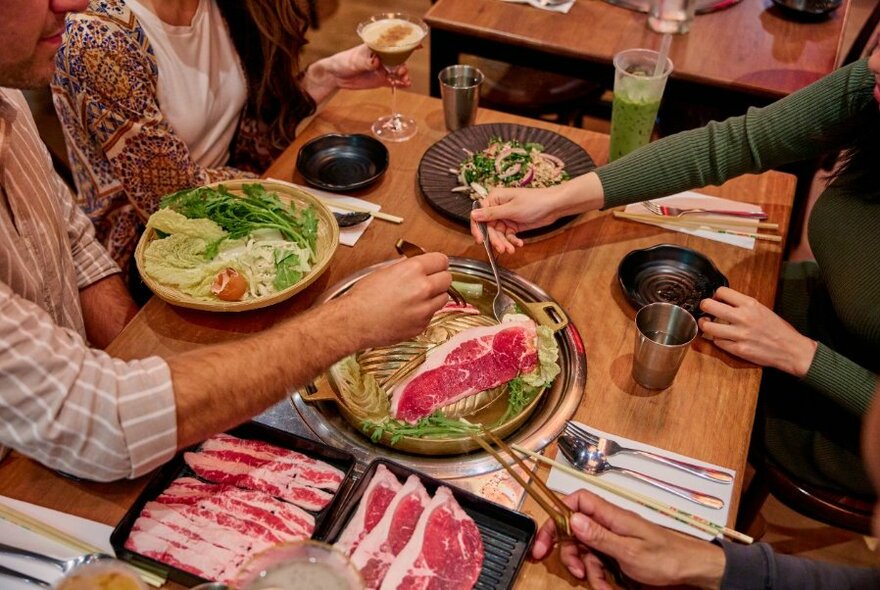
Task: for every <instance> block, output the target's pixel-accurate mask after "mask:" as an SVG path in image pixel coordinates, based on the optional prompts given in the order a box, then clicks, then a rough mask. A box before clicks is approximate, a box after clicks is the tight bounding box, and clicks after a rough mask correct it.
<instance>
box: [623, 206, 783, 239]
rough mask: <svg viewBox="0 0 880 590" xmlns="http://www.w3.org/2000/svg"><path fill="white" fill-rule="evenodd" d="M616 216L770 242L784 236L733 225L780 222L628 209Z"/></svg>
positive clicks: (767, 226)
mask: <svg viewBox="0 0 880 590" xmlns="http://www.w3.org/2000/svg"><path fill="white" fill-rule="evenodd" d="M614 217H617V218H618V219H628V220H630V221H640V222H642V223H648V224H651V225H680V226H682V227H686V228H689V229H704V230H707V231H714V232H717V233H719V234H730V235H733V236H743V237H746V238H754V239H756V240H767V241H770V242H781V241H782V236H777V235H775V234H762V233H758V232H756V231H755V232H750V231H743V230H739V229H733V227H726V226H734V227H744V228H745V227H749V228H755V229H779V224H778V223H769V222H758V223H750V222H748V221H744V220H742V219H731V220H726V219H725V220H723V221H721V220H717V219H711V220H710V219H707V218H700V219H681V218H678V217H660V216H657V215H641V214H639V213H627V212H626V211H615V212H614Z"/></svg>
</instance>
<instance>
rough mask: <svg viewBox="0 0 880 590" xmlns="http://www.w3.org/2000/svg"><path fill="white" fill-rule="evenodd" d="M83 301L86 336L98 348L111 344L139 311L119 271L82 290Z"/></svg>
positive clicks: (81, 298) (80, 294)
mask: <svg viewBox="0 0 880 590" xmlns="http://www.w3.org/2000/svg"><path fill="white" fill-rule="evenodd" d="M79 301H80V305H81V306H82V313H83V322H84V323H85V327H86V336H87V337H88V339H89V343H90V344H91V345H92V346H94V347H95V348H104V347H106V346H107V345H108V344H110V343H111V342H112V341H113V339H114V338H116V336H117V335H119V332H121V331H122V328H124V327H125V325H126V324H127V323H128V322H129V321H130V320H131V318H133V317H134V315H135V314H136V313H137V312H138V307H137V305H136V304H135V302H134V300H133V299H132V298H131V295H130V294H129V292H128V289H126V288H125V284H123V282H122V275H119V274H115V275H111V276H109V277H105V278H103V279H101V280H100V281H98V282H96V283H92V284H91V285H89V286H88V287H86V288H85V289H83V290H82V291H80V292H79Z"/></svg>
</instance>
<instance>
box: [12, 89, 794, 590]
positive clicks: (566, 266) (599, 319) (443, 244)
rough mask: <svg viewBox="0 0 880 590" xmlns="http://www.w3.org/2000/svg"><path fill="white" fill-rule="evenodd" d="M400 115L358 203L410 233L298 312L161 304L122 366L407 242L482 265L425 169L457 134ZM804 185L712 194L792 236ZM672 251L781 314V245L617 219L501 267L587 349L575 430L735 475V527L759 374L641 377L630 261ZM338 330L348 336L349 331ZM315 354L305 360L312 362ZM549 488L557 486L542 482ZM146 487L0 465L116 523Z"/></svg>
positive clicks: (588, 144)
mask: <svg viewBox="0 0 880 590" xmlns="http://www.w3.org/2000/svg"><path fill="white" fill-rule="evenodd" d="M388 99H389V96H388V92H387V90H376V91H362V92H357V93H354V92H348V93H346V92H343V93H340V94H338V95H337V96H336V97H335V98H333V99H332V100H331V101H330V103H329V104H328V105H327V106H326V107H325V108H324V109H323V110H322V112H321V113H320V114H319V115H318V116H317V118H316V119H315V120H314V121H313V122H312V123H311V124H310V125H309V126H308V127H307V128H306V129H305V131H304V132H303V133H302V134H301V136H300V137H298V138H297V140H296V142H295V143H294V144H293V145H292V146H291V148H290V149H288V150H287V151H286V152H285V153H284V154H283V155H282V156H281V157H280V158H279V159H278V161H277V162H276V163H275V164H274V165H273V166H272V167H271V168H270V170H268V171H267V176H272V177H276V178H281V179H293V180H294V181H297V182H302V178H300V177H299V175H298V174H296V173H295V171H294V168H295V166H294V163H295V157H296V153H297V150H298V148H299V146H301V145H302V144H303V143H304V142H306V141H308V140H310V139H312V138H314V137H315V136H317V135H321V134H324V133H331V132H341V133H365V132H368V130H369V125H370V122H371V121H372V120H374V119H375V118H376V117H377V116H378V115H380V114H384V113H385V112H386V111H387V110H388ZM398 99H399V100H398V106H399V108H400V109H401V111H402V112H404V113H407V114H409V115H413V116H414V117H415V118H416V120H417V121H418V123H419V125H420V129H419V133H418V135H416V137H415V138H413V139H412V140H410V141H409V142H406V143H401V144H389V145H388V148H389V151H390V153H391V164H390V168H389V170H388V172H387V174H386V175H385V176H384V177H383V178H382V180H381V181H380V182H379V183H378V184H377V185H375V186H374V187H372V188H371V189H369V190H368V191H366V192H365V193H362V194H361V195H360V196H362V197H365V198H368V199H370V200H375V201H376V202H378V203H381V204H382V206H383V210H384V211H387V212H389V213H393V214H396V215H401V216H403V217H404V218H405V222H404V223H403V224H402V225H393V224H390V223H385V222H382V221H379V220H375V221H374V222H373V224H372V225H371V226H370V227H369V228H368V230H367V231H366V233H365V234H364V236H363V237H362V238H361V241H360V242H358V244H357V245H356V246H355V247H354V248H347V247H344V246H340V247H339V250H338V251H337V252H336V254H335V256H334V258H333V261H332V263H331V265H330V268H329V270H328V271H327V272H326V273H325V274H324V275H323V276H322V277H321V278H320V279H319V280H318V281H317V282H316V283H315V284H313V285H312V286H310V287H309V288H308V289H306V290H305V291H303V292H301V293H300V294H298V295H297V296H296V297H295V298H293V299H292V300H290V301H288V302H285V303H282V304H279V305H276V306H273V307H270V308H267V309H264V310H258V311H254V312H245V313H241V314H212V313H208V312H197V311H192V310H186V309H181V308H176V307H173V306H170V305H167V304H166V303H164V302H162V301H160V300H159V299H157V298H155V297H154V298H153V299H152V300H151V301H150V302H149V303H147V305H146V306H145V307H144V308H143V309H142V310H141V312H140V313H139V314H138V315H137V316H136V317H135V318H134V320H132V322H131V324H129V326H128V327H127V328H126V329H125V330H124V331H123V333H122V334H121V335H120V336H119V338H118V339H117V340H116V341H115V342H114V343H113V344H112V345H111V347H110V348H109V350H110V352H111V353H113V354H115V355H118V356H120V357H122V358H139V357H145V356H149V355H160V356H163V357H168V356H171V355H174V354H176V353H179V352H184V351H187V350H192V349H195V348H198V347H200V346H204V345H207V344H211V343H215V342H223V341H228V340H234V339H237V338H241V337H242V336H243V335H245V334H247V333H250V332H256V331H259V330H262V329H265V328H266V327H268V326H269V325H271V324H273V323H275V322H277V321H278V320H279V319H281V318H283V317H285V316H289V315H291V314H295V313H297V312H299V311H302V310H304V309H306V308H308V307H309V305H311V304H312V302H314V301H315V300H316V299H317V298H318V297H319V296H320V295H321V293H322V291H324V290H325V289H326V288H328V287H329V286H330V285H332V284H334V283H336V282H337V281H340V280H341V279H343V278H345V277H347V276H348V275H350V274H351V273H353V272H354V271H356V270H358V269H360V268H362V267H364V266H367V265H369V264H373V263H376V262H380V261H382V260H386V259H388V258H392V257H394V256H396V254H395V252H394V243H395V242H396V240H397V239H398V238H401V237H403V238H407V239H409V240H411V241H414V242H417V243H418V244H420V245H422V246H423V247H425V248H426V249H436V250H441V251H443V252H445V253H447V254H449V255H452V256H462V257H470V258H477V259H481V260H482V259H483V258H484V257H485V252H484V251H483V248H482V246H478V245H477V244H475V243H474V241H473V239H472V238H471V236H470V234H469V233H468V232H467V231H466V229H465V228H464V227H462V226H460V225H458V224H456V223H454V222H451V221H448V220H446V219H445V218H443V217H441V216H440V215H439V214H437V213H435V212H434V211H433V210H432V209H431V208H430V206H429V205H428V204H427V203H426V202H425V201H424V199H423V198H422V197H421V195H420V192H419V189H418V180H417V178H416V170H417V167H418V164H419V161H420V159H421V156H422V154H423V153H424V152H425V150H426V149H427V148H428V147H429V146H430V145H431V144H432V143H433V142H435V141H437V140H439V139H441V138H442V137H443V136H444V135H445V129H444V127H443V112H442V108H441V104H440V101H438V100H436V99H433V98H430V97H426V96H417V95H414V94H410V93H406V92H403V93H400V95H399V97H398ZM478 122H515V123H521V124H526V125H536V126H541V127H545V128H548V129H551V130H553V131H556V132H558V133H561V134H563V135H565V136H566V137H568V138H570V139H572V140H573V141H575V142H577V143H579V144H580V145H582V146H583V147H584V148H585V149H586V150H587V151H588V152H589V153H590V154H591V155H592V157H593V158H594V160H596V162H597V163H602V162H604V161H605V160H606V158H607V150H608V138H607V136H604V135H600V134H597V133H592V132H589V131H585V130H582V129H573V128H568V127H560V126H557V125H551V124H545V123H538V122H535V121H531V120H526V119H522V118H518V117H514V116H510V115H504V114H501V113H496V112H491V111H481V112H480V113H479V116H478ZM793 191H794V178H793V177H791V176H789V175H786V174H782V173H778V172H769V173H765V174H762V175H758V176H755V175H748V176H744V177H741V178H738V179H735V180H732V181H730V182H728V183H726V184H724V185H723V186H721V187H709V188H706V189H704V192H706V193H708V194H713V195H718V196H722V197H727V198H741V199H745V200H749V201H752V202H757V203H760V204H761V205H762V206H763V207H764V208H765V210H766V211H767V212H768V213H769V215H770V218H771V220H773V221H778V222H779V223H780V224H781V228H782V230H783V232H784V231H785V230H786V228H787V220H788V216H789V213H790V210H791V199H792V195H793ZM660 242H670V243H676V244H681V245H685V246H689V247H692V248H695V249H697V250H700V251H702V252H704V253H705V254H707V255H708V256H709V257H710V258H712V260H714V262H715V263H716V264H717V266H718V267H719V269H720V270H721V271H722V272H724V273H725V274H726V275H727V277H728V279H729V280H730V284H731V286H732V287H734V288H736V289H739V290H741V291H743V292H745V293H748V294H751V295H753V296H755V297H756V298H758V299H759V300H760V301H762V302H763V303H765V304H767V305H771V304H772V303H773V299H774V296H775V292H776V277H777V276H778V272H779V267H780V263H781V248H780V246H779V245H778V244H768V243H759V244H758V245H757V246H756V249H755V250H754V251H748V250H743V249H740V248H735V247H732V246H728V245H725V244H721V243H717V242H712V241H708V240H704V239H701V238H696V237H692V236H687V235H684V234H680V233H674V232H667V231H665V230H663V229H660V228H655V227H651V226H647V225H643V224H638V223H633V222H628V221H621V220H616V219H614V218H613V217H612V216H611V215H610V213H608V212H594V213H590V214H586V215H583V216H582V217H581V218H580V219H579V220H578V221H576V222H575V224H573V225H571V226H568V227H567V228H566V229H564V230H561V231H557V232H555V233H553V234H549V235H547V236H544V237H543V238H540V239H539V240H537V241H535V242H533V243H530V244H529V245H527V246H526V247H525V248H523V249H522V250H521V251H519V252H517V253H516V254H515V255H513V256H504V257H502V258H501V264H502V265H504V266H506V267H507V268H509V269H510V270H513V271H515V272H517V273H520V274H521V275H523V276H525V277H526V278H528V279H529V280H531V281H533V282H535V283H537V284H538V285H540V286H541V287H543V288H544V289H545V290H546V291H547V292H548V293H549V294H550V295H551V296H553V297H554V298H555V299H556V300H557V301H559V302H560V303H561V305H562V306H563V307H564V308H565V309H566V311H567V312H568V314H569V316H570V319H571V321H572V322H574V324H575V325H576V326H577V328H578V330H579V331H580V334H581V336H582V338H583V340H584V345H585V348H586V354H587V359H588V377H587V385H586V389H585V391H584V396H583V401H582V404H581V406H580V409H579V410H578V412H577V418H578V419H580V420H581V421H583V422H587V423H589V424H592V425H595V426H596V427H598V428H601V429H603V430H606V431H610V432H614V433H619V434H621V435H623V436H627V437H630V438H635V439H638V440H641V441H645V442H648V443H650V444H654V445H657V446H660V447H663V448H667V449H670V450H674V451H676V452H679V453H684V454H686V455H690V456H692V457H696V458H698V459H702V460H705V461H710V462H712V463H716V464H719V465H722V466H724V467H729V468H731V469H735V470H736V471H737V472H738V474H739V477H738V478H737V481H736V490H735V492H734V505H733V506H732V510H731V524H732V522H733V519H734V518H735V514H736V502H737V500H738V498H739V493H740V491H741V485H742V477H741V475H742V473H743V470H744V468H745V463H746V451H747V449H748V441H749V435H750V432H751V428H752V421H753V416H754V409H755V404H756V400H757V394H758V384H759V381H760V375H761V371H760V370H759V369H758V368H755V367H753V366H751V365H750V364H749V363H746V362H743V361H740V360H738V359H735V358H733V357H730V356H728V355H726V354H725V353H723V352H721V351H720V350H719V349H717V348H715V347H714V346H713V345H712V344H711V343H710V342H707V341H704V340H701V339H698V340H697V341H696V342H695V344H694V346H693V350H691V351H690V353H689V354H688V356H687V357H686V358H685V361H684V364H683V366H682V369H681V372H680V374H679V376H678V378H677V380H676V382H675V384H674V385H673V386H672V387H671V388H669V389H667V390H665V391H662V392H654V391H649V390H645V389H643V388H641V387H639V386H637V385H636V384H635V383H634V382H633V381H632V379H631V378H630V375H629V372H630V366H631V352H632V342H633V337H634V336H633V334H634V332H633V330H634V326H633V318H634V316H635V312H634V311H633V309H632V308H631V307H630V306H629V304H628V303H627V302H626V301H625V300H624V298H623V295H622V294H621V292H620V289H619V287H618V286H617V283H616V269H617V265H618V263H619V261H620V259H621V258H622V257H623V256H624V255H625V254H626V253H627V252H629V251H630V250H632V249H635V248H644V247H647V246H650V245H653V244H656V243H660ZM337 328H338V329H344V327H342V326H339V327H337ZM304 354H306V353H305V352H304ZM544 475H546V473H545V474H544ZM145 484H146V478H141V479H139V480H137V481H126V482H118V483H112V484H92V483H76V482H73V481H71V480H68V479H64V478H62V477H60V476H58V475H56V474H55V473H53V472H52V471H50V470H48V469H46V468H43V467H41V466H40V465H38V464H37V463H35V462H33V461H30V460H29V459H26V458H24V457H21V456H20V455H16V454H13V456H12V458H10V459H8V460H7V461H5V462H4V463H2V464H0V494H2V495H7V496H11V497H14V498H18V499H21V500H25V501H28V502H33V503H36V504H41V505H43V506H48V507H52V508H56V509H59V510H64V511H66V512H70V513H73V514H77V515H80V516H84V517H86V518H91V519H94V520H97V521H100V522H105V523H108V524H115V523H116V522H117V521H118V520H119V519H120V518H121V517H122V515H123V514H124V512H125V511H126V510H127V509H128V507H129V506H130V505H131V503H132V502H133V500H134V498H135V497H136V495H137V494H138V493H139V492H140V490H141V489H142V488H143V486H144V485H145ZM524 510H525V511H526V512H527V513H529V514H532V515H533V516H534V518H535V519H536V520H537V521H538V522H543V520H544V518H545V517H544V515H543V514H542V513H541V511H540V509H539V508H537V507H536V506H535V505H534V504H532V502H531V501H527V502H526V504H525V506H524ZM551 574H552V575H553V576H560V577H562V578H564V579H565V580H569V581H571V578H570V577H568V575H567V574H566V573H564V572H562V568H561V567H560V566H559V565H558V563H557V562H556V561H555V560H550V561H548V562H545V563H541V564H530V563H529V564H526V565H525V566H524V570H523V574H522V576H521V580H520V582H519V583H518V585H517V587H518V588H540V589H541V590H546V588H547V587H548V584H549V583H552V584H554V586H553V587H554V588H555V587H559V586H561V585H562V584H563V582H562V581H561V580H560V579H559V578H552V579H551V578H550V577H549V576H550V575H551Z"/></svg>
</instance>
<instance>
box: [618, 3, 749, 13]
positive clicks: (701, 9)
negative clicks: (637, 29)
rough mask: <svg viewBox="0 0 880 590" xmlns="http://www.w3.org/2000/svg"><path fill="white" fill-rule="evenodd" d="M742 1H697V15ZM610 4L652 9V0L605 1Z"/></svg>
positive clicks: (642, 9) (646, 10) (642, 10)
mask: <svg viewBox="0 0 880 590" xmlns="http://www.w3.org/2000/svg"><path fill="white" fill-rule="evenodd" d="M741 1H742V0H697V14H707V13H709V12H716V11H718V10H724V9H725V8H729V7H731V6H733V5H734V4H739V3H740V2H741ZM605 2H607V3H608V4H614V5H615V6H620V7H621V8H628V9H629V10H635V11H638V12H648V11H649V10H650V8H651V0H605Z"/></svg>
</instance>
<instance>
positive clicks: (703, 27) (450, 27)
mask: <svg viewBox="0 0 880 590" xmlns="http://www.w3.org/2000/svg"><path fill="white" fill-rule="evenodd" d="M848 9H849V0H844V1H843V3H842V4H841V6H840V7H839V8H838V9H837V10H836V11H834V12H833V13H832V14H831V16H830V18H828V19H827V20H822V21H816V22H805V21H797V20H792V19H791V18H789V17H787V16H786V15H785V13H783V12H782V11H781V10H780V9H779V8H778V7H776V6H775V5H774V4H773V2H772V1H771V0H743V1H742V2H740V3H739V4H736V5H734V6H732V7H730V8H726V9H724V10H719V11H717V12H713V13H710V14H703V15H697V17H696V20H695V21H694V25H693V27H692V28H691V31H690V32H689V33H687V34H685V35H674V36H673V43H672V49H671V52H670V57H671V58H672V61H673V63H674V66H675V67H674V70H673V72H672V76H671V83H670V85H669V87H668V89H667V92H669V93H670V95H674V96H676V97H680V98H681V99H682V100H692V101H693V102H694V103H702V104H710V105H717V104H725V105H729V112H731V113H733V112H741V111H742V110H743V109H744V108H745V107H746V106H751V105H756V106H760V105H763V104H766V103H768V102H771V101H773V100H775V99H777V98H781V97H783V96H786V95H787V94H790V93H791V92H794V91H795V90H798V89H800V88H803V87H804V86H806V85H808V84H810V83H811V82H814V81H815V80H818V79H819V78H821V77H822V76H824V75H825V74H828V73H829V72H831V71H833V70H834V68H835V67H836V66H837V63H838V59H839V56H840V53H841V43H842V37H843V29H844V23H845V22H846V18H847V11H848ZM424 18H425V22H427V23H428V25H429V26H430V27H431V36H430V42H431V78H430V80H431V94H432V95H433V96H439V90H440V89H439V84H438V82H437V73H438V72H439V71H440V70H441V69H442V68H443V67H445V66H447V65H450V64H454V63H458V62H459V60H460V56H461V55H462V54H473V55H477V56H481V57H486V58H490V59H495V60H499V61H503V62H507V63H511V64H516V65H524V66H529V67H533V68H536V69H539V70H545V71H553V72H557V73H560V74H565V75H568V76H573V77H580V78H584V79H587V80H591V81H593V82H596V83H599V84H607V85H609V86H610V85H611V84H612V83H613V79H614V76H613V66H612V64H611V60H612V58H613V57H614V54H615V53H617V52H618V51H620V50H623V49H630V48H633V47H645V48H648V49H659V47H660V40H661V38H662V36H661V35H660V34H659V33H655V32H653V31H651V30H649V29H648V28H647V26H646V18H647V17H646V15H645V14H644V13H640V12H636V11H633V10H629V9H626V8H622V7H619V6H614V5H611V4H608V3H607V2H602V1H600V0H577V2H575V4H574V6H573V7H572V9H571V11H570V12H569V13H568V14H561V13H556V12H549V11H545V10H539V9H535V8H533V7H531V6H529V5H527V4H510V3H506V2H503V1H501V0H468V1H467V2H460V1H458V0H438V2H437V3H436V4H434V5H433V6H432V7H431V9H430V10H429V11H428V12H427V14H426V15H425V17H424ZM667 96H669V95H667ZM664 102H668V100H667V99H665V100H664Z"/></svg>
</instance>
